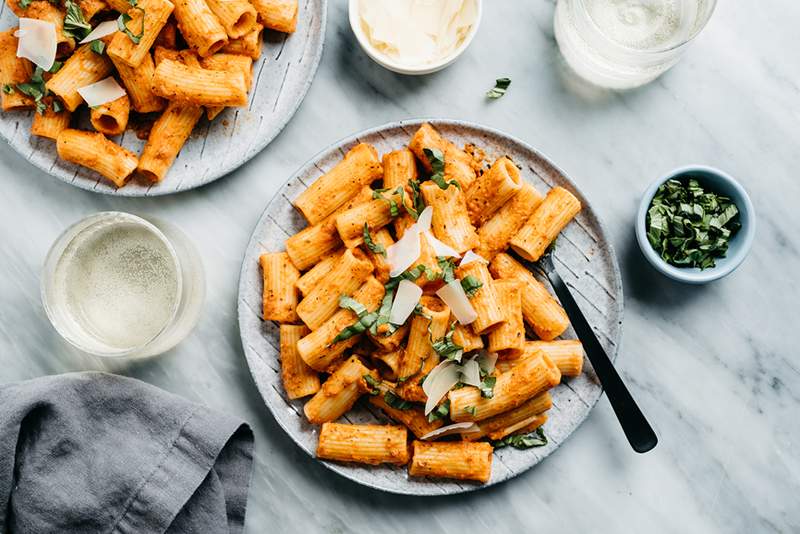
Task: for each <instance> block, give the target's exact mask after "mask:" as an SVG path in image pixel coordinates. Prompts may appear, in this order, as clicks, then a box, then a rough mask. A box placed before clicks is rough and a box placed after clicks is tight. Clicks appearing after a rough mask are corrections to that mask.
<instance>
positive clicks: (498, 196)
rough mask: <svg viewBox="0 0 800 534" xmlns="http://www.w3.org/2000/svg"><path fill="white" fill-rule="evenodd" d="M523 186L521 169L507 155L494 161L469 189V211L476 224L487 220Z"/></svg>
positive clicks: (470, 217) (472, 220)
mask: <svg viewBox="0 0 800 534" xmlns="http://www.w3.org/2000/svg"><path fill="white" fill-rule="evenodd" d="M521 187H522V180H521V178H520V176H519V169H517V166H516V165H514V162H513V161H511V160H510V159H508V158H507V157H505V156H504V157H502V158H500V159H498V160H497V161H495V162H494V165H492V166H491V168H490V169H489V170H488V171H486V172H484V173H483V174H482V175H481V176H480V177H479V178H478V179H477V180H475V181H474V182H473V183H472V185H471V186H470V188H469V190H468V191H467V212H468V213H469V219H470V221H471V222H472V224H474V225H475V226H480V225H481V224H483V223H484V222H486V221H487V220H488V219H489V218H490V217H491V216H492V215H493V214H494V213H495V212H496V211H497V210H499V209H500V207H501V206H503V205H504V204H505V203H506V202H508V200H509V199H510V198H511V197H513V196H514V195H515V194H517V192H518V191H519V190H520V188H521Z"/></svg>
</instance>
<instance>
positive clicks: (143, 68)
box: [109, 53, 166, 113]
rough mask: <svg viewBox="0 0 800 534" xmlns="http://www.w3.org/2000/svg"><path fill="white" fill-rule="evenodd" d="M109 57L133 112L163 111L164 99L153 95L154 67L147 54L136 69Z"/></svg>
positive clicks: (151, 58) (150, 57) (151, 59)
mask: <svg viewBox="0 0 800 534" xmlns="http://www.w3.org/2000/svg"><path fill="white" fill-rule="evenodd" d="M109 57H111V61H112V62H113V63H114V66H115V67H116V68H117V72H118V73H119V77H120V78H121V79H122V83H123V85H124V86H125V90H126V92H127V93H128V97H130V101H131V107H132V108H133V110H134V111H138V112H139V113H151V112H153V111H161V110H162V109H164V107H165V106H166V102H165V101H164V99H163V98H161V97H160V96H156V94H155V93H153V74H155V71H156V67H155V64H154V63H153V57H152V56H151V55H150V54H149V53H147V54H145V55H144V57H143V58H142V62H141V63H139V66H138V67H131V66H129V65H128V64H127V63H125V62H124V61H120V60H118V59H114V57H113V56H109Z"/></svg>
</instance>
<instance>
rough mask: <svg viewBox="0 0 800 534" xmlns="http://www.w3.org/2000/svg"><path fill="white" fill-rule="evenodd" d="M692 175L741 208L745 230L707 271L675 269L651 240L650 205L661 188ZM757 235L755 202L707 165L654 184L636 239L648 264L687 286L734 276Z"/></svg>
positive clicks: (644, 202) (680, 171)
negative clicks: (649, 235) (647, 218)
mask: <svg viewBox="0 0 800 534" xmlns="http://www.w3.org/2000/svg"><path fill="white" fill-rule="evenodd" d="M688 176H691V177H692V178H695V179H697V181H698V182H700V185H701V186H702V187H704V188H706V189H709V190H711V191H714V192H716V193H719V194H721V195H725V196H727V197H729V198H730V199H731V200H733V202H734V203H735V204H736V207H737V208H739V220H740V222H741V223H742V227H741V229H740V230H739V231H738V232H736V234H735V235H734V236H733V238H732V239H731V241H730V243H729V245H728V253H727V255H726V256H725V257H724V258H718V259H716V265H715V266H714V267H711V268H707V269H703V270H701V269H699V268H697V267H675V266H674V265H670V264H669V263H667V262H665V261H664V260H662V259H661V256H660V255H659V254H658V253H657V252H656V251H655V250H653V247H652V246H651V245H650V242H649V241H648V240H647V227H646V217H647V210H648V209H649V208H650V203H651V202H652V201H653V197H654V196H655V194H656V190H658V187H659V186H660V185H661V184H663V183H664V182H666V181H667V180H669V179H672V178H682V177H688ZM755 234H756V213H755V210H754V209H753V203H752V202H751V201H750V197H749V196H748V195H747V192H746V191H745V190H744V188H743V187H742V186H741V185H740V184H739V182H737V181H736V180H734V179H733V178H732V177H731V176H730V175H728V174H726V173H724V172H722V171H721V170H719V169H714V168H713V167H706V166H704V165H689V166H686V167H680V168H678V169H675V170H674V171H672V172H670V173H669V174H667V175H666V176H663V177H661V178H659V179H658V180H656V181H655V182H653V183H652V184H651V185H650V187H648V188H647V191H645V193H644V195H642V200H641V203H640V204H639V212H638V213H637V214H636V240H637V241H638V242H639V248H640V249H642V254H644V257H645V258H647V261H649V262H650V264H651V265H652V266H653V267H655V268H656V270H657V271H659V272H661V273H662V274H664V275H666V276H668V277H669V278H672V279H673V280H677V281H679V282H685V283H687V284H705V283H706V282H711V281H713V280H718V279H720V278H722V277H723V276H726V275H728V274H730V273H732V272H733V271H734V270H735V269H736V268H737V267H738V266H739V265H740V264H741V263H742V261H744V259H745V257H747V253H748V252H750V247H751V246H752V244H753V239H754V238H755Z"/></svg>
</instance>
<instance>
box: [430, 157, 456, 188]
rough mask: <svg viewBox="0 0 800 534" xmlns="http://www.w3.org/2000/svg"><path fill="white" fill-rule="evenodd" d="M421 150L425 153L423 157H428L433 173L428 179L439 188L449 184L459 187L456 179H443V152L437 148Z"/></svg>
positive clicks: (446, 186)
mask: <svg viewBox="0 0 800 534" xmlns="http://www.w3.org/2000/svg"><path fill="white" fill-rule="evenodd" d="M422 151H423V152H424V153H425V157H426V158H428V162H429V163H430V164H431V170H432V171H433V174H431V176H430V180H431V181H432V182H433V183H435V184H436V185H438V186H439V188H440V189H447V188H448V187H450V186H451V185H454V186H456V187H457V188H459V189H461V184H459V183H458V182H457V181H456V180H450V181H449V182H447V181H445V179H444V154H442V151H441V150H439V149H438V148H423V149H422Z"/></svg>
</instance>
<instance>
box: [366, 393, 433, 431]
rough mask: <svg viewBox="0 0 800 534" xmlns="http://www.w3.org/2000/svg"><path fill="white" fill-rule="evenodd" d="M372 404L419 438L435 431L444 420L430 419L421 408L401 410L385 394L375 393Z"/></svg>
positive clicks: (370, 400)
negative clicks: (389, 401) (386, 398)
mask: <svg viewBox="0 0 800 534" xmlns="http://www.w3.org/2000/svg"><path fill="white" fill-rule="evenodd" d="M369 402H370V404H372V405H374V406H377V407H378V408H380V409H381V410H383V412H384V413H385V414H386V415H388V416H389V417H391V418H392V419H394V420H395V421H397V422H398V423H401V424H403V425H405V426H407V427H408V429H409V430H410V431H411V433H412V434H414V435H415V436H416V437H417V438H421V437H422V436H424V435H425V434H428V433H429V432H433V431H434V430H436V429H437V428H440V427H441V426H442V425H443V424H444V421H443V420H441V419H434V420H433V421H428V416H427V415H425V414H424V413H423V411H422V409H420V408H416V407H414V408H408V409H406V410H400V409H398V408H392V407H391V406H389V405H388V404H387V403H386V400H385V399H384V395H382V394H381V395H373V396H370V398H369Z"/></svg>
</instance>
